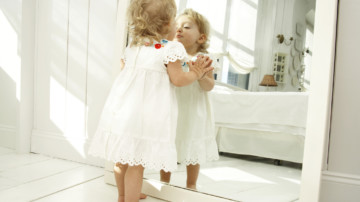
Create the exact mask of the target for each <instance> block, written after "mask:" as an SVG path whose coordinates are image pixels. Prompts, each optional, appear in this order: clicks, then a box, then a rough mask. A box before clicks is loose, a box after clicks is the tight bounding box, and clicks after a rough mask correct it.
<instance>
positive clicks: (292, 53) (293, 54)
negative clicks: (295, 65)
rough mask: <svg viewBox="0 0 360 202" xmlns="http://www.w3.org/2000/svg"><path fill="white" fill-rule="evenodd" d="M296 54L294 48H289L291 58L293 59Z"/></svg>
mask: <svg viewBox="0 0 360 202" xmlns="http://www.w3.org/2000/svg"><path fill="white" fill-rule="evenodd" d="M297 53H298V52H297V51H296V49H295V47H294V46H291V50H290V55H291V56H292V57H295V56H296V54H297Z"/></svg>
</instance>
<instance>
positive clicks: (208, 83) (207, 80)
mask: <svg viewBox="0 0 360 202" xmlns="http://www.w3.org/2000/svg"><path fill="white" fill-rule="evenodd" d="M198 82H199V85H200V87H201V88H202V89H203V90H204V91H211V90H212V89H213V88H214V86H215V79H214V74H213V71H208V72H207V73H206V74H205V75H204V77H203V78H201V79H199V80H198Z"/></svg>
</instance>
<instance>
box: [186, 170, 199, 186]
mask: <svg viewBox="0 0 360 202" xmlns="http://www.w3.org/2000/svg"><path fill="white" fill-rule="evenodd" d="M199 170H200V164H196V165H191V164H190V165H188V166H186V173H187V179H186V188H189V189H195V190H196V181H197V179H198V176H199Z"/></svg>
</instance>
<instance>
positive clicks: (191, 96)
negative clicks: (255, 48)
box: [176, 57, 219, 165]
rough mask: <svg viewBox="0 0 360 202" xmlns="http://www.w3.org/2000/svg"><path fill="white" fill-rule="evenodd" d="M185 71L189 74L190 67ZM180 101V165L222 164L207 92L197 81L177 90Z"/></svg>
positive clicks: (178, 152)
mask: <svg viewBox="0 0 360 202" xmlns="http://www.w3.org/2000/svg"><path fill="white" fill-rule="evenodd" d="M192 60H196V57H195V58H192ZM183 71H185V72H188V71H189V67H188V65H183ZM176 97H177V99H178V107H179V115H178V122H177V124H178V125H177V130H176V149H177V154H178V155H177V156H178V162H180V163H183V164H186V165H190V164H192V165H195V164H202V163H205V162H208V161H214V160H218V159H219V153H218V148H217V144H216V136H215V123H214V117H213V111H212V107H211V103H210V99H209V97H208V93H207V91H204V90H203V89H202V88H201V87H200V84H199V82H197V81H196V82H194V83H192V84H190V85H188V86H184V87H180V88H176Z"/></svg>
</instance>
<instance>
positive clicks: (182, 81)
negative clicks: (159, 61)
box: [167, 58, 214, 87]
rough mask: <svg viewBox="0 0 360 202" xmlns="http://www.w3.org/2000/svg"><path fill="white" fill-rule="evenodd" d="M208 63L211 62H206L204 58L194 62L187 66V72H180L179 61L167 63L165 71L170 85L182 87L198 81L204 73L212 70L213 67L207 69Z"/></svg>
mask: <svg viewBox="0 0 360 202" xmlns="http://www.w3.org/2000/svg"><path fill="white" fill-rule="evenodd" d="M210 62H211V61H209V60H206V58H201V59H198V60H197V61H196V62H191V63H190V64H189V67H190V71H189V72H184V71H183V70H182V68H181V63H180V61H178V60H177V61H175V62H169V64H168V65H167V71H168V74H169V77H170V81H171V83H173V84H174V85H175V86H178V87H182V86H186V85H189V84H191V83H192V82H194V81H196V80H199V79H200V78H201V77H202V76H203V75H204V73H206V72H208V71H212V70H213V69H214V68H213V67H209V63H210Z"/></svg>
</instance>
